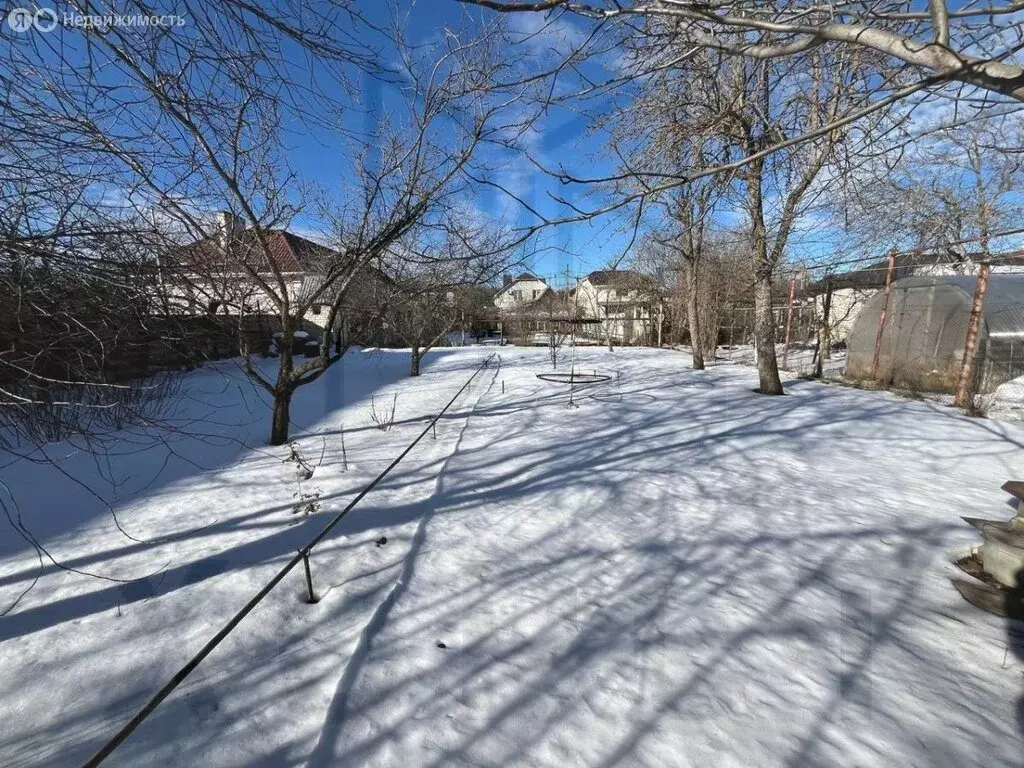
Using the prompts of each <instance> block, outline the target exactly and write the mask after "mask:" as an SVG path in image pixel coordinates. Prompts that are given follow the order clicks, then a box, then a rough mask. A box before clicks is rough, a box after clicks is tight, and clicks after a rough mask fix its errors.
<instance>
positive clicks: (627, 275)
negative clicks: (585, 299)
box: [586, 269, 640, 285]
mask: <svg viewBox="0 0 1024 768" xmlns="http://www.w3.org/2000/svg"><path fill="white" fill-rule="evenodd" d="M639 277H640V276H639V275H638V274H637V273H636V272H632V271H630V270H628V269H598V270H595V271H594V272H591V273H590V274H589V275H587V277H586V279H587V280H589V281H590V284H591V285H617V284H619V283H623V282H627V281H634V280H636V279H638V278H639Z"/></svg>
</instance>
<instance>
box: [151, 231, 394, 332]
mask: <svg viewBox="0 0 1024 768" xmlns="http://www.w3.org/2000/svg"><path fill="white" fill-rule="evenodd" d="M218 224H219V227H218V231H217V232H216V233H215V234H214V235H212V236H210V237H206V238H203V239H200V240H197V241H195V242H192V243H189V244H188V245H185V246H183V247H181V248H180V249H178V250H177V251H176V252H175V254H174V255H173V258H172V261H173V263H172V264H171V265H169V268H168V269H167V270H166V271H165V273H166V274H167V275H168V279H167V283H168V284H167V286H166V290H165V293H166V294H167V296H168V299H169V303H170V305H171V308H172V311H176V312H178V313H181V314H193V315H195V314H210V315H215V314H223V315H238V314H248V315H258V316H275V315H276V314H277V313H278V308H277V307H276V306H275V305H274V302H273V300H272V299H271V298H270V296H268V295H267V292H266V291H265V290H264V289H263V288H262V287H261V286H260V285H259V283H260V281H263V282H264V283H265V284H266V285H268V286H269V287H271V288H272V289H274V290H275V291H276V290H279V281H283V282H284V285H285V290H286V291H287V294H288V296H289V298H290V299H292V300H293V301H294V300H296V299H301V298H303V297H310V296H312V295H313V294H314V293H315V292H316V291H317V289H318V288H319V287H320V286H321V285H322V282H321V281H322V280H323V277H322V276H323V274H324V273H325V271H326V270H327V269H328V268H329V266H330V265H332V264H335V263H336V262H337V259H339V258H341V256H340V254H339V253H338V252H337V251H335V250H333V249H331V248H328V247H326V246H323V245H320V244H319V243H315V242H313V241H312V240H309V239H308V238H305V237H302V236H301V235H297V234H295V233H293V232H289V231H287V230H284V229H264V230H261V231H260V232H259V233H257V232H256V230H254V229H247V228H246V227H245V224H244V222H243V221H242V220H241V219H240V218H238V217H237V216H234V215H233V214H230V213H220V214H218ZM261 237H262V240H263V242H262V243H261V242H260V238H261ZM264 246H265V247H264ZM253 273H255V275H256V276H255V277H254V276H253ZM390 285H391V280H390V279H389V278H388V277H387V276H386V275H384V274H383V273H382V272H380V271H379V270H377V269H374V268H370V267H367V268H364V269H363V270H362V271H361V272H360V273H359V274H358V275H357V276H356V278H355V279H354V280H353V282H352V284H351V285H350V287H349V288H348V295H347V299H346V305H345V307H344V308H343V311H342V313H341V317H339V318H338V319H337V322H336V327H335V329H334V330H335V331H336V332H338V333H340V334H341V335H342V336H346V335H348V333H349V332H350V330H351V327H352V326H353V324H355V323H360V324H362V323H363V322H364V321H365V320H366V319H367V318H368V317H370V316H375V313H374V309H375V307H377V306H378V305H379V304H380V302H381V301H382V299H383V296H385V295H386V294H387V292H388V291H389V289H390ZM327 298H329V296H324V299H327ZM327 315H328V312H327V309H326V308H325V307H324V306H323V305H322V304H317V303H313V304H311V305H310V307H309V308H308V309H307V310H306V312H305V313H304V315H303V317H302V318H300V320H301V321H302V323H303V324H304V325H306V326H309V327H315V328H319V329H323V328H324V325H325V323H326V321H327Z"/></svg>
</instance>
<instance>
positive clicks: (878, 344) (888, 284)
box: [871, 250, 896, 381]
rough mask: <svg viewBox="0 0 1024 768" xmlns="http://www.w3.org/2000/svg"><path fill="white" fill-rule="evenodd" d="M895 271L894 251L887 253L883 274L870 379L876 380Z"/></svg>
mask: <svg viewBox="0 0 1024 768" xmlns="http://www.w3.org/2000/svg"><path fill="white" fill-rule="evenodd" d="M895 269H896V251H895V250H892V251H890V252H889V268H888V270H887V271H886V273H885V298H884V299H883V300H882V311H881V312H880V313H879V315H878V333H876V334H875V357H874V359H873V360H872V361H871V378H872V379H873V380H875V381H877V380H878V363H879V359H880V357H881V355H882V331H884V330H885V316H886V314H887V313H888V312H889V293H890V291H891V290H892V273H893V270H895Z"/></svg>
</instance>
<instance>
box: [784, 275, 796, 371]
mask: <svg viewBox="0 0 1024 768" xmlns="http://www.w3.org/2000/svg"><path fill="white" fill-rule="evenodd" d="M794 299H796V280H795V279H793V280H790V281H789V308H788V309H787V310H786V342H785V344H783V347H782V367H783V369H786V361H787V360H789V332H790V330H792V328H793V301H794Z"/></svg>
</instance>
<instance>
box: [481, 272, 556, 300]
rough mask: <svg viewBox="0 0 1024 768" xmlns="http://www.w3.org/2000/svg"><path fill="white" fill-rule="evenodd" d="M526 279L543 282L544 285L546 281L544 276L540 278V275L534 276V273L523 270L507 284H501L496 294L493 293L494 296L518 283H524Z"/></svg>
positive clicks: (496, 296)
mask: <svg viewBox="0 0 1024 768" xmlns="http://www.w3.org/2000/svg"><path fill="white" fill-rule="evenodd" d="M527 281H530V282H536V283H544V285H545V287H546V286H547V283H546V282H544V278H542V277H535V276H534V275H531V274H530V273H529V272H523V274H521V275H520V276H519V277H517V278H516V279H515V280H513V281H512V282H511V283H509V284H508V285H503V286H502V287H501V288H499V289H498V292H497V293H496V294H494V298H498V297H499V296H501V294H503V293H505V292H506V291H508V290H510V289H511V288H514V287H515V286H516V285H518V284H519V283H525V282H527Z"/></svg>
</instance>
